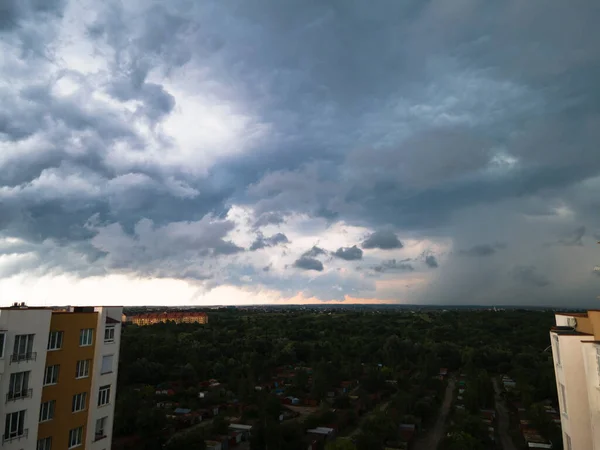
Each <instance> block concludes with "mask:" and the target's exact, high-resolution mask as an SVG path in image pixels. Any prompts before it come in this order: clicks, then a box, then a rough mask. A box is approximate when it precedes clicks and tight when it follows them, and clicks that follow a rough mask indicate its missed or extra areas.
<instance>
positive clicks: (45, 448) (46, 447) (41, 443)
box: [35, 437, 52, 450]
mask: <svg viewBox="0 0 600 450" xmlns="http://www.w3.org/2000/svg"><path fill="white" fill-rule="evenodd" d="M35 450H52V438H51V437H47V438H42V439H38V441H37V446H36V447H35Z"/></svg>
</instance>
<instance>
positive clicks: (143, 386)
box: [115, 309, 556, 450]
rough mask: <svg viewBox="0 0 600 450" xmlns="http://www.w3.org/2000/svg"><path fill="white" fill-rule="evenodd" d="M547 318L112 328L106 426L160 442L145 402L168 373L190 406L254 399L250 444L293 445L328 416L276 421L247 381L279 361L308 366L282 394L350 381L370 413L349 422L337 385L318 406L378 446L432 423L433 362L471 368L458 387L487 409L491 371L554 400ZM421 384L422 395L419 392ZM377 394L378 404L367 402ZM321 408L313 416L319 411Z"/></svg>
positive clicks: (354, 315) (276, 318)
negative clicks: (115, 351) (115, 349)
mask: <svg viewBox="0 0 600 450" xmlns="http://www.w3.org/2000/svg"><path fill="white" fill-rule="evenodd" d="M552 324H553V314H552V313H550V312H532V311H499V312H494V311H483V310H460V311H457V310H453V311H427V312H423V311H420V312H410V311H402V310H385V309H382V310H379V311H377V310H371V311H369V310H363V311H353V310H344V309H340V310H339V311H335V312H332V311H319V310H306V311H303V310H287V311H281V310H277V311H274V312H264V311H256V312H255V311H238V310H232V309H222V310H214V311H210V312H209V323H208V324H206V325H196V324H189V325H185V324H182V325H175V324H159V325H154V326H148V327H136V326H128V327H125V328H124V331H123V336H122V348H121V365H120V368H119V398H118V401H117V420H116V421H115V427H116V433H117V434H118V435H132V434H135V435H138V436H141V437H142V438H143V439H144V442H146V443H148V442H151V443H156V442H159V441H161V439H162V440H166V439H167V438H165V437H164V436H166V435H167V434H168V433H167V432H166V431H165V430H167V429H169V430H172V428H173V424H171V423H169V422H168V421H167V420H166V419H165V418H164V413H163V414H161V412H160V410H157V409H156V408H155V405H156V398H155V395H153V394H154V388H155V387H156V386H159V385H161V383H165V382H170V383H176V384H177V385H178V386H180V390H179V391H178V393H177V394H176V396H175V400H177V401H181V402H182V405H183V406H185V407H188V408H192V409H195V408H203V407H206V404H207V402H209V403H210V400H211V398H212V402H213V403H215V404H216V403H221V404H222V403H227V402H229V403H231V402H232V401H238V402H240V403H242V404H244V405H255V408H254V409H253V408H252V407H246V408H245V409H244V411H243V413H242V414H243V415H244V416H243V417H245V418H246V419H247V420H251V421H254V422H255V423H256V424H257V425H256V432H255V433H254V437H253V440H252V442H251V444H252V448H256V449H262V448H264V445H265V442H267V440H271V441H270V442H268V444H269V447H268V448H269V449H274V448H295V447H294V445H293V444H292V442H294V440H298V439H299V437H300V436H301V435H303V433H304V431H305V429H306V428H308V427H310V426H320V425H323V423H327V420H328V418H327V417H320V416H319V417H315V416H309V417H308V418H306V419H305V421H304V422H302V421H299V420H297V421H291V422H290V423H286V422H284V423H283V424H279V423H278V418H277V416H278V414H279V413H280V409H281V405H280V401H279V399H278V398H276V397H275V396H274V394H266V393H264V392H257V391H256V390H255V386H257V385H260V384H261V383H265V382H268V381H269V380H270V379H271V378H272V375H273V373H274V370H275V369H276V368H278V367H282V366H288V367H292V366H293V367H296V366H301V367H306V368H307V370H306V371H305V370H302V369H300V370H297V371H296V372H295V376H294V379H293V381H292V382H291V383H290V385H289V386H288V387H287V390H286V395H291V396H297V397H300V398H309V399H314V400H315V401H316V402H317V404H321V405H325V404H326V402H325V400H327V399H328V393H330V391H332V390H333V389H335V388H337V387H339V386H340V383H342V382H343V381H345V380H359V381H360V383H359V387H358V388H356V391H355V392H354V395H356V396H358V397H360V398H361V400H364V404H365V408H366V410H368V411H370V410H371V409H373V408H375V410H374V411H372V412H371V413H369V414H368V415H367V416H365V417H364V418H361V419H360V420H358V417H357V416H356V412H355V411H354V410H351V409H349V406H350V399H349V397H348V396H347V395H343V394H342V395H336V397H335V399H333V400H331V401H329V402H328V403H327V408H334V409H337V410H338V411H337V412H336V414H338V416H339V415H340V414H344V415H345V416H344V419H343V420H342V421H341V422H340V423H341V425H340V427H342V428H345V429H347V430H348V431H351V430H352V429H353V428H355V427H356V426H358V425H360V433H358V434H357V435H356V436H355V439H354V440H355V445H356V447H357V448H358V449H362V448H369V449H373V450H376V449H377V448H382V446H383V444H384V442H385V441H386V440H387V439H394V438H395V437H396V435H397V427H398V424H399V423H401V422H407V421H408V422H409V423H421V422H425V423H427V422H429V421H432V420H435V416H436V414H437V410H438V408H439V403H440V402H441V396H443V390H444V386H443V384H442V383H441V382H440V381H439V380H436V379H434V378H433V377H434V376H435V375H437V374H438V372H439V369H440V368H441V367H445V368H448V369H449V370H450V371H466V372H468V373H470V374H473V378H472V380H473V381H472V382H471V383H470V389H469V390H468V391H467V392H466V393H465V395H466V396H465V402H466V405H467V406H468V408H469V409H470V410H473V411H475V410H477V409H479V408H486V407H490V405H491V406H492V407H493V402H494V393H493V387H492V386H491V381H490V379H491V376H494V375H496V374H503V373H508V374H510V375H511V376H512V377H513V378H514V379H515V380H516V381H517V383H518V385H519V386H520V387H521V388H522V390H523V392H524V396H523V397H524V398H523V402H524V403H525V404H526V406H528V407H529V406H530V405H532V404H535V403H536V402H540V401H544V400H548V399H549V400H551V401H552V402H556V400H555V398H556V387H555V384H554V378H553V368H552V359H551V354H550V353H548V352H546V353H544V352H543V350H544V349H545V348H546V347H547V346H548V342H549V337H548V330H549V328H550V327H551V326H552ZM208 379H216V380H218V381H219V382H220V383H221V385H220V388H219V389H217V390H213V391H211V392H210V393H208V394H207V398H204V399H198V398H197V395H196V394H197V392H198V391H199V388H198V384H199V383H200V382H202V381H205V380H208ZM390 381H393V384H390ZM148 386H151V387H148ZM426 393H430V394H431V396H432V399H431V400H426V401H422V400H421V399H422V398H423V397H424V395H425V394H426ZM373 394H377V395H378V396H380V398H379V399H374V398H373ZM210 396H212V397H210ZM383 402H385V403H387V404H388V405H387V409H386V410H385V411H379V410H377V405H378V404H379V405H381V404H382V403H383ZM327 408H323V407H322V408H321V409H322V411H324V412H323V413H319V414H327ZM132 409H133V410H132ZM140 411H142V412H143V414H138V413H139V412H140ZM340 411H341V413H340ZM411 418H417V419H415V420H413V419H411ZM335 420H336V423H338V422H337V421H339V420H340V419H339V417H336V419H335ZM311 421H312V422H313V423H311ZM215 422H216V421H215ZM471 425H472V424H471ZM221 426H222V425H221ZM469 426H470V425H469V424H468V423H466V424H465V429H464V430H463V433H462V434H457V435H456V436H457V437H456V440H457V442H458V443H457V444H456V445H465V446H467V447H464V448H470V447H469V446H470V445H471V444H470V442H471V439H473V438H474V439H475V440H476V441H477V437H473V435H472V434H473V433H475V434H477V433H478V430H476V429H473V430H472V429H470V428H469ZM225 427H226V424H225ZM213 431H215V432H216V431H218V430H213ZM342 432H344V430H342ZM145 445H147V447H145V448H151V444H145ZM172 445H175V444H172ZM340 445H342V444H340ZM173 448H176V447H173ZM298 448H301V447H298ZM342 448H343V447H342ZM449 448H451V447H449ZM473 448H477V447H473Z"/></svg>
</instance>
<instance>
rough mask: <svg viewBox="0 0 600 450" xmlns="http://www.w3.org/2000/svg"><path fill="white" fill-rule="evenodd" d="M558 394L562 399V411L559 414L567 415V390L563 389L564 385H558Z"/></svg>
mask: <svg viewBox="0 0 600 450" xmlns="http://www.w3.org/2000/svg"><path fill="white" fill-rule="evenodd" d="M559 388H560V389H559V392H560V397H561V399H562V411H561V413H563V414H564V415H567V414H568V409H567V388H566V387H565V385H564V384H562V383H559Z"/></svg>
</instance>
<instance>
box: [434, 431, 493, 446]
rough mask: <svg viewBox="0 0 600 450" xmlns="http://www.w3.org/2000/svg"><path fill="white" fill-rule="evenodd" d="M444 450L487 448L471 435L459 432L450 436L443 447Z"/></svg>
mask: <svg viewBox="0 0 600 450" xmlns="http://www.w3.org/2000/svg"><path fill="white" fill-rule="evenodd" d="M443 448H444V450H484V449H485V447H484V446H483V444H481V443H480V442H479V441H478V440H477V439H475V438H474V437H473V436H471V435H470V434H469V433H465V432H462V431H461V432H458V433H452V435H450V436H448V437H447V438H446V439H445V441H444V445H443Z"/></svg>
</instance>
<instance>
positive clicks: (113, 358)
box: [100, 354, 115, 375]
mask: <svg viewBox="0 0 600 450" xmlns="http://www.w3.org/2000/svg"><path fill="white" fill-rule="evenodd" d="M104 358H110V370H108V371H104ZM114 362H115V355H112V354H111V355H102V361H101V363H100V375H107V374H109V373H113V372H114V370H113V364H114Z"/></svg>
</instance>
